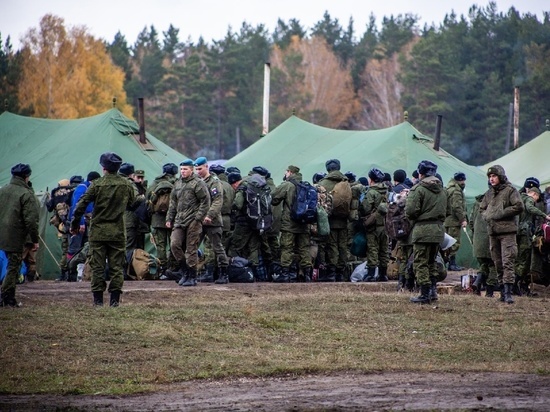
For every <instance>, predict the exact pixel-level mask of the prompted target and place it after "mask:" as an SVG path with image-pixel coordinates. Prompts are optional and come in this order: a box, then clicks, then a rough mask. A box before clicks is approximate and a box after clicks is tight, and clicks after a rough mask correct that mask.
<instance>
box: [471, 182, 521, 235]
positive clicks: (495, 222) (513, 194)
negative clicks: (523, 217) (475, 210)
mask: <svg viewBox="0 0 550 412" xmlns="http://www.w3.org/2000/svg"><path fill="white" fill-rule="evenodd" d="M479 207H480V210H481V215H482V216H483V219H485V221H486V222H487V229H488V231H489V235H505V234H511V233H517V231H518V221H519V218H518V215H519V214H520V213H521V212H522V211H523V202H522V201H521V196H520V194H519V192H518V191H517V189H516V188H515V187H514V186H512V184H511V183H509V182H506V183H501V184H498V185H496V186H493V187H491V188H489V190H487V192H486V193H485V197H484V198H483V200H482V202H481V205H480V206H479Z"/></svg>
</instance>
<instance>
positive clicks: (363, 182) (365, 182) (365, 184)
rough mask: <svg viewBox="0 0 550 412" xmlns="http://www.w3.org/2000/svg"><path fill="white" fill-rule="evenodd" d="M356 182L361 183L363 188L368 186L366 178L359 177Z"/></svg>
mask: <svg viewBox="0 0 550 412" xmlns="http://www.w3.org/2000/svg"><path fill="white" fill-rule="evenodd" d="M357 181H358V182H359V183H361V184H362V185H363V186H368V185H369V181H368V180H367V178H366V177H365V176H361V177H360V178H359V179H357Z"/></svg>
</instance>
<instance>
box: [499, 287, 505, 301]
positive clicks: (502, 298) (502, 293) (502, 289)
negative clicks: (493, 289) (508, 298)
mask: <svg viewBox="0 0 550 412" xmlns="http://www.w3.org/2000/svg"><path fill="white" fill-rule="evenodd" d="M499 289H500V301H501V302H504V299H505V297H504V283H502V284H500V285H499Z"/></svg>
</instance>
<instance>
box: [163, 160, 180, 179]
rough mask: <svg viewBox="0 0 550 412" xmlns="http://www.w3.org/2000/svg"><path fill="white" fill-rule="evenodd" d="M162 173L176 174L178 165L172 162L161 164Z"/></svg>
mask: <svg viewBox="0 0 550 412" xmlns="http://www.w3.org/2000/svg"><path fill="white" fill-rule="evenodd" d="M162 174H164V175H170V176H175V175H177V174H178V167H177V166H176V165H175V164H174V163H166V164H165V165H164V166H162Z"/></svg>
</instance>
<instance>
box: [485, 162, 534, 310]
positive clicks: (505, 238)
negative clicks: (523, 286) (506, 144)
mask: <svg viewBox="0 0 550 412" xmlns="http://www.w3.org/2000/svg"><path fill="white" fill-rule="evenodd" d="M487 176H488V177H489V184H490V185H491V188H490V189H489V190H488V191H487V192H486V193H485V196H484V197H483V200H482V201H481V204H480V206H479V209H480V212H481V215H482V217H483V219H484V220H485V221H486V222H487V229H488V232H489V244H490V247H491V256H492V258H493V262H495V266H496V269H497V275H498V281H499V284H500V286H501V295H500V300H501V301H502V302H506V303H508V304H512V303H514V300H513V299H512V287H513V286H514V281H515V275H514V263H515V260H516V256H517V253H518V246H517V243H516V234H517V231H518V224H517V217H516V216H518V215H519V214H520V213H521V212H522V211H523V202H522V201H521V196H520V194H519V192H518V191H517V190H516V188H514V186H512V184H511V183H510V182H509V181H508V178H507V177H506V173H505V171H504V168H503V167H502V166H500V165H494V166H491V167H490V168H489V169H488V170H487Z"/></svg>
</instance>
